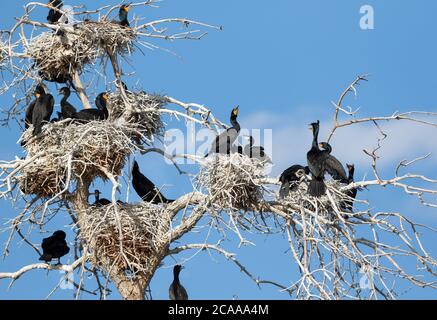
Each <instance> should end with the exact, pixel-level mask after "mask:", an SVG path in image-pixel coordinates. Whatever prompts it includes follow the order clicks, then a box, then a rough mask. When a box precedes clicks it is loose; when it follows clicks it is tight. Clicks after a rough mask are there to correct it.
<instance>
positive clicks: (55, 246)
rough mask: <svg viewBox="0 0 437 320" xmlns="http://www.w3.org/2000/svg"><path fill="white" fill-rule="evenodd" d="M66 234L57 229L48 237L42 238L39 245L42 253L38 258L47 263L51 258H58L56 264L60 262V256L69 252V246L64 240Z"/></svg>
mask: <svg viewBox="0 0 437 320" xmlns="http://www.w3.org/2000/svg"><path fill="white" fill-rule="evenodd" d="M66 236H67V235H66V234H65V232H64V231H62V230H58V231H55V232H54V233H53V235H51V236H50V237H48V238H44V239H43V241H42V245H41V247H42V250H43V254H42V256H41V257H40V258H39V260H41V261H45V262H47V263H48V262H50V261H52V259H58V264H61V258H62V257H63V256H65V255H66V254H68V253H69V252H70V248H69V247H68V245H67V242H66V241H65V238H66Z"/></svg>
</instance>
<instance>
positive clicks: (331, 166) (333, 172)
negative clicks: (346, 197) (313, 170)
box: [319, 142, 348, 183]
mask: <svg viewBox="0 0 437 320" xmlns="http://www.w3.org/2000/svg"><path fill="white" fill-rule="evenodd" d="M319 147H320V148H321V149H323V152H324V153H325V160H324V161H325V170H326V172H328V174H329V175H330V176H331V177H332V178H333V179H334V180H338V181H340V182H342V183H348V177H347V176H346V171H345V170H344V167H343V165H342V164H341V162H340V161H338V159H337V158H336V157H334V156H333V155H331V152H332V147H331V145H330V144H329V143H327V142H321V143H319Z"/></svg>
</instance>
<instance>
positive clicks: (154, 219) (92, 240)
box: [81, 203, 170, 275]
mask: <svg viewBox="0 0 437 320" xmlns="http://www.w3.org/2000/svg"><path fill="white" fill-rule="evenodd" d="M117 211H118V212H116V210H115V207H114V206H113V205H108V206H104V207H91V208H90V209H89V210H88V211H87V212H86V213H85V215H84V221H83V223H81V226H82V227H83V228H82V229H81V236H82V238H83V240H84V241H85V242H86V244H87V246H88V248H89V250H90V252H91V253H92V263H93V265H94V266H96V267H99V268H103V270H110V269H111V268H114V267H115V268H118V269H121V270H125V271H130V272H133V273H134V274H145V275H150V274H153V272H154V269H155V268H156V266H157V265H158V264H159V262H160V261H161V259H162V257H163V256H164V255H165V253H166V251H167V249H168V245H169V244H168V243H167V242H166V236H167V233H168V232H169V230H170V215H169V213H168V212H167V211H166V210H165V209H164V207H163V206H160V205H154V204H150V203H143V204H141V205H117ZM120 232H121V234H120ZM120 235H121V236H122V237H120Z"/></svg>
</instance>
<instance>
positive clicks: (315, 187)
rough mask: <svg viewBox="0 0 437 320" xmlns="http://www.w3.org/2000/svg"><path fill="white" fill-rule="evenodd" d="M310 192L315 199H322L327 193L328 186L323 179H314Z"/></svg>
mask: <svg viewBox="0 0 437 320" xmlns="http://www.w3.org/2000/svg"><path fill="white" fill-rule="evenodd" d="M308 192H309V194H310V195H311V196H313V197H321V196H323V195H324V194H325V193H326V185H325V181H323V178H317V177H313V179H312V180H311V181H310V185H309V187H308Z"/></svg>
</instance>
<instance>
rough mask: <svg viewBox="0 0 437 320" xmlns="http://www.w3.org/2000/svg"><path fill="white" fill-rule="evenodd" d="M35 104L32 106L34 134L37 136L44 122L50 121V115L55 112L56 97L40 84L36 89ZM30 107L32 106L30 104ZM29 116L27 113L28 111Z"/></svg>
mask: <svg viewBox="0 0 437 320" xmlns="http://www.w3.org/2000/svg"><path fill="white" fill-rule="evenodd" d="M35 97H36V101H35V105H34V106H33V108H32V122H31V123H32V124H33V128H34V129H33V135H34V136H36V135H38V134H40V133H41V131H42V126H43V124H44V123H48V122H50V117H51V116H52V113H53V107H54V105H55V99H54V98H53V96H52V95H51V94H47V93H46V91H45V90H44V88H43V87H42V86H38V87H37V89H36V90H35ZM29 107H30V106H29ZM26 118H27V113H26Z"/></svg>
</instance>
